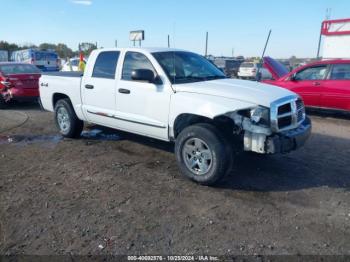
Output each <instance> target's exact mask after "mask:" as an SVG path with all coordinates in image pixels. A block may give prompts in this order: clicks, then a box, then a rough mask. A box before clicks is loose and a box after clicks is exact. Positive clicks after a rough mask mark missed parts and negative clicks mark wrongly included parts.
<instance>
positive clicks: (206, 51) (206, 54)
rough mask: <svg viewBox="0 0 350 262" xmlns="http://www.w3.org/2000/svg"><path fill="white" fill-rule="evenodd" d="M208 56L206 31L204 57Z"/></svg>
mask: <svg viewBox="0 0 350 262" xmlns="http://www.w3.org/2000/svg"><path fill="white" fill-rule="evenodd" d="M207 56H208V32H207V34H206V38H205V57H207Z"/></svg>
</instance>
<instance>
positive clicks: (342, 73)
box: [330, 64, 350, 80]
mask: <svg viewBox="0 0 350 262" xmlns="http://www.w3.org/2000/svg"><path fill="white" fill-rule="evenodd" d="M330 79H331V80H350V64H338V65H334V66H333V69H332V73H331V77H330Z"/></svg>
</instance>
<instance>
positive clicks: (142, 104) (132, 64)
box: [116, 52, 171, 140]
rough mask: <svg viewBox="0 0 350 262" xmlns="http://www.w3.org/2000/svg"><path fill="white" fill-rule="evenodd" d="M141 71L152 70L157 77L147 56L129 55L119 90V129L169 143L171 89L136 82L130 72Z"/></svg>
mask: <svg viewBox="0 0 350 262" xmlns="http://www.w3.org/2000/svg"><path fill="white" fill-rule="evenodd" d="M138 69H149V70H152V71H153V73H154V75H155V76H156V75H157V72H156V69H155V67H154V66H153V64H152V63H151V61H150V59H149V58H147V57H146V55H144V54H142V53H139V52H127V53H126V54H125V58H124V63H123V68H122V72H121V79H120V80H119V81H118V88H117V102H116V104H117V106H116V107H117V110H116V117H117V118H118V119H119V120H120V121H119V125H120V128H121V129H124V130H126V131H130V132H133V133H138V134H141V135H146V136H152V137H157V138H159V139H163V140H167V139H168V114H169V104H170V96H171V90H170V87H169V86H166V85H163V84H161V83H158V84H155V83H148V82H144V81H135V80H133V79H132V77H131V73H132V71H134V70H138Z"/></svg>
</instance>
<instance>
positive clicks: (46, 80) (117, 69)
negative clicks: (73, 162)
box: [40, 48, 311, 185]
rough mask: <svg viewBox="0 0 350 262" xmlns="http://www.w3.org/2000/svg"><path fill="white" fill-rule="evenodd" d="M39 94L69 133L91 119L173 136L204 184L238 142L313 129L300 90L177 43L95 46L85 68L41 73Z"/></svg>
mask: <svg viewBox="0 0 350 262" xmlns="http://www.w3.org/2000/svg"><path fill="white" fill-rule="evenodd" d="M40 98H41V103H42V106H43V108H44V109H45V110H48V111H53V112H55V121H56V123H57V126H58V128H59V130H60V132H61V134H62V135H63V136H65V137H70V138H73V137H79V136H80V134H81V132H82V130H83V126H84V121H86V122H90V123H94V124H98V125H102V126H107V127H111V128H115V129H119V130H123V131H127V132H132V133H136V134H139V135H143V136H148V137H152V138H156V139H160V140H164V141H169V142H175V154H176V159H177V162H178V164H179V168H180V170H181V172H182V173H183V174H184V175H186V176H187V177H188V178H190V179H192V180H194V181H196V182H198V183H201V184H205V185H212V184H214V183H215V182H217V181H218V180H219V179H220V178H222V177H223V176H224V175H225V174H226V173H227V172H229V170H230V167H232V165H231V164H232V162H233V161H234V159H233V158H234V154H233V152H235V150H245V151H252V152H256V153H260V154H274V153H287V152H290V151H292V150H295V149H297V148H298V147H300V146H302V145H303V144H304V143H305V141H306V140H307V138H308V137H309V135H310V133H311V122H310V120H309V118H307V117H306V115H305V109H304V105H303V101H302V100H301V99H300V97H298V95H296V94H295V93H292V92H290V91H288V90H285V89H282V88H279V87H275V86H271V85H267V84H261V83H258V82H251V81H243V80H234V79H227V78H226V77H225V75H224V74H223V73H222V72H221V71H220V70H219V69H218V68H216V67H215V66H214V65H213V64H212V63H210V62H209V61H208V60H207V59H205V58H204V57H202V56H200V55H197V54H195V53H191V52H188V51H182V50H177V49H169V48H167V49H161V48H125V49H100V50H95V51H94V52H92V54H91V56H90V58H89V61H88V63H87V65H86V69H85V72H84V74H83V75H81V74H80V73H74V72H71V73H67V72H61V73H60V72H58V73H44V74H43V76H42V77H41V79H40Z"/></svg>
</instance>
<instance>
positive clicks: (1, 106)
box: [0, 94, 7, 109]
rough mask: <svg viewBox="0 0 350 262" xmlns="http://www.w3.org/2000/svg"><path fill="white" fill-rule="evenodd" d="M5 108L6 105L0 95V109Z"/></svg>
mask: <svg viewBox="0 0 350 262" xmlns="http://www.w3.org/2000/svg"><path fill="white" fill-rule="evenodd" d="M6 107H7V103H6V101H5V99H4V97H3V96H2V95H1V94H0V109H5V108H6Z"/></svg>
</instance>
